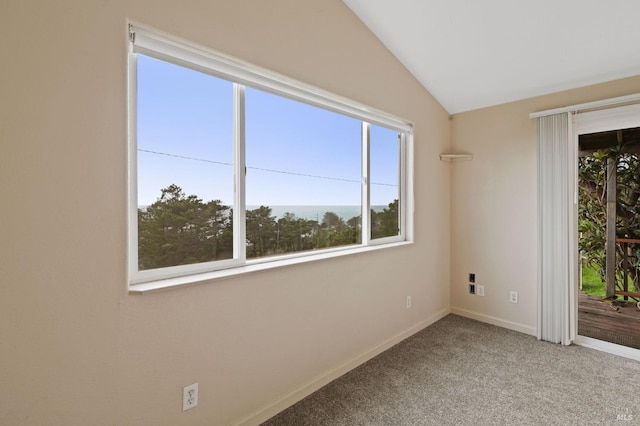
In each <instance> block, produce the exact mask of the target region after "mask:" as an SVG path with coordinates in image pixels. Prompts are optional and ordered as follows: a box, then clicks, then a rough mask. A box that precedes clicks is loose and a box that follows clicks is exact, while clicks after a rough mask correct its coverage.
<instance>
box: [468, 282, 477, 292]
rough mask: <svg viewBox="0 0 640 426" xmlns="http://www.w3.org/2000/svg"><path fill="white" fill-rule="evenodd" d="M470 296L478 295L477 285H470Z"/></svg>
mask: <svg viewBox="0 0 640 426" xmlns="http://www.w3.org/2000/svg"><path fill="white" fill-rule="evenodd" d="M469 294H476V285H475V284H469Z"/></svg>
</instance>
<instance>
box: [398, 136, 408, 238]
mask: <svg viewBox="0 0 640 426" xmlns="http://www.w3.org/2000/svg"><path fill="white" fill-rule="evenodd" d="M406 138H407V134H406V132H401V133H400V134H398V142H399V143H398V150H399V154H400V155H399V156H398V157H399V158H398V163H399V164H398V171H399V173H398V235H401V236H402V238H403V239H404V237H405V235H406V234H405V220H406V217H407V216H406V213H405V212H406V207H407V206H406V196H405V194H406V191H405V189H406V186H405V182H406V180H405V179H406V173H405V161H406V157H407V151H406V145H407V143H406Z"/></svg>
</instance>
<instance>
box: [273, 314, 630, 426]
mask: <svg viewBox="0 0 640 426" xmlns="http://www.w3.org/2000/svg"><path fill="white" fill-rule="evenodd" d="M591 424H593V425H596V424H598V425H600V424H611V425H614V424H615V425H640V363H639V362H637V361H632V360H629V359H625V358H620V357H616V356H614V355H610V354H606V353H602V352H598V351H595V350H591V349H587V348H583V347H579V346H570V347H563V346H560V345H554V344H550V343H545V342H540V341H537V340H536V339H535V338H534V337H531V336H528V335H524V334H520V333H517V332H514V331H510V330H506V329H503V328H499V327H495V326H491V325H488V324H484V323H481V322H477V321H473V320H469V319H466V318H462V317H459V316H456V315H449V316H447V317H446V318H444V319H442V320H440V321H438V322H437V323H435V324H433V325H432V326H430V327H428V328H426V329H424V330H423V331H421V332H419V333H417V334H416V335H414V336H412V337H410V338H409V339H407V340H405V341H403V342H401V343H399V344H398V345H396V346H394V347H393V348H391V349H389V350H388V351H386V352H384V353H382V354H380V355H379V356H377V357H376V358H374V359H372V360H371V361H369V362H367V363H365V364H363V365H362V366H360V367H358V368H356V369H355V370H353V371H351V372H349V373H348V374H346V375H344V376H342V377H340V378H339V379H337V380H335V381H333V382H331V383H329V384H328V385H327V386H325V387H323V388H322V389H320V390H318V391H317V392H315V393H314V394H312V395H310V396H309V397H307V398H305V399H304V400H302V401H300V402H299V403H297V404H295V405H294V406H292V407H290V408H289V409H287V410H285V411H283V412H282V413H280V414H278V415H277V416H275V417H273V418H272V419H271V420H269V421H267V422H265V423H264V425H265V426H267V425H269V426H275V425H296V426H301V425H331V426H334V425H591Z"/></svg>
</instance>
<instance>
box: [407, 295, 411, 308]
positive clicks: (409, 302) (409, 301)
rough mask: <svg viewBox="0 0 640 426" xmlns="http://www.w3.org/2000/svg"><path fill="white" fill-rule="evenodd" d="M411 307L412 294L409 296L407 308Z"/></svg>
mask: <svg viewBox="0 0 640 426" xmlns="http://www.w3.org/2000/svg"><path fill="white" fill-rule="evenodd" d="M410 307H411V296H407V309H409V308H410Z"/></svg>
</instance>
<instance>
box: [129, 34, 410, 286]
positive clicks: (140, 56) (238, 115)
mask: <svg viewBox="0 0 640 426" xmlns="http://www.w3.org/2000/svg"><path fill="white" fill-rule="evenodd" d="M130 36H131V53H130V60H129V67H130V70H129V71H130V73H129V76H130V78H129V80H130V92H129V93H130V108H129V110H130V141H129V143H130V161H129V164H130V171H129V177H130V178H129V181H130V220H129V234H130V238H129V241H130V247H129V252H130V256H129V258H130V268H129V269H130V279H129V282H130V284H131V285H135V284H140V283H146V282H153V281H158V280H163V279H168V278H175V277H189V276H192V275H194V274H202V273H209V272H215V271H218V270H225V271H229V270H233V269H234V268H238V270H239V271H240V270H242V269H243V268H244V267H246V266H247V265H254V264H258V263H268V262H271V263H272V264H273V265H274V266H277V265H278V263H277V262H276V263H274V262H275V261H279V262H280V263H282V262H285V263H286V261H287V260H290V259H297V258H300V257H301V256H307V258H308V259H309V260H311V259H314V258H317V257H322V255H323V254H324V253H331V255H335V253H336V251H342V252H344V253H345V254H347V253H351V252H353V251H359V250H362V249H365V248H367V247H369V246H382V245H384V244H393V243H398V242H403V241H407V240H409V239H410V235H409V232H408V228H409V226H410V223H411V215H410V214H408V208H407V204H408V202H409V201H410V197H409V195H410V193H409V191H408V186H409V183H410V179H409V177H408V174H407V166H406V165H407V163H408V162H409V161H410V158H409V155H410V144H411V137H412V129H411V125H410V124H409V123H407V122H405V121H403V120H400V119H398V118H395V117H393V116H390V115H388V114H384V113H381V112H378V111H375V110H373V109H371V108H367V107H364V106H362V105H359V104H356V103H354V102H352V101H349V100H346V99H343V98H340V97H338V96H335V95H332V94H329V93H325V92H322V91H321V90H319V89H317V88H313V87H311V86H307V85H305V84H303V83H300V82H296V81H293V80H290V79H288V78H286V77H284V76H281V75H278V74H275V73H270V72H268V71H266V70H263V69H260V68H257V67H255V66H252V65H249V64H246V63H243V62H240V61H238V60H235V59H233V58H229V57H227V56H224V55H221V54H218V53H214V52H210V51H207V50H204V49H200V48H198V47H196V46H193V45H190V44H186V43H183V42H179V41H176V40H173V39H169V38H166V37H164V36H159V35H157V34H155V33H153V32H150V31H148V30H144V29H140V28H136V27H134V26H131V27H130ZM310 255H311V256H310Z"/></svg>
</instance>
